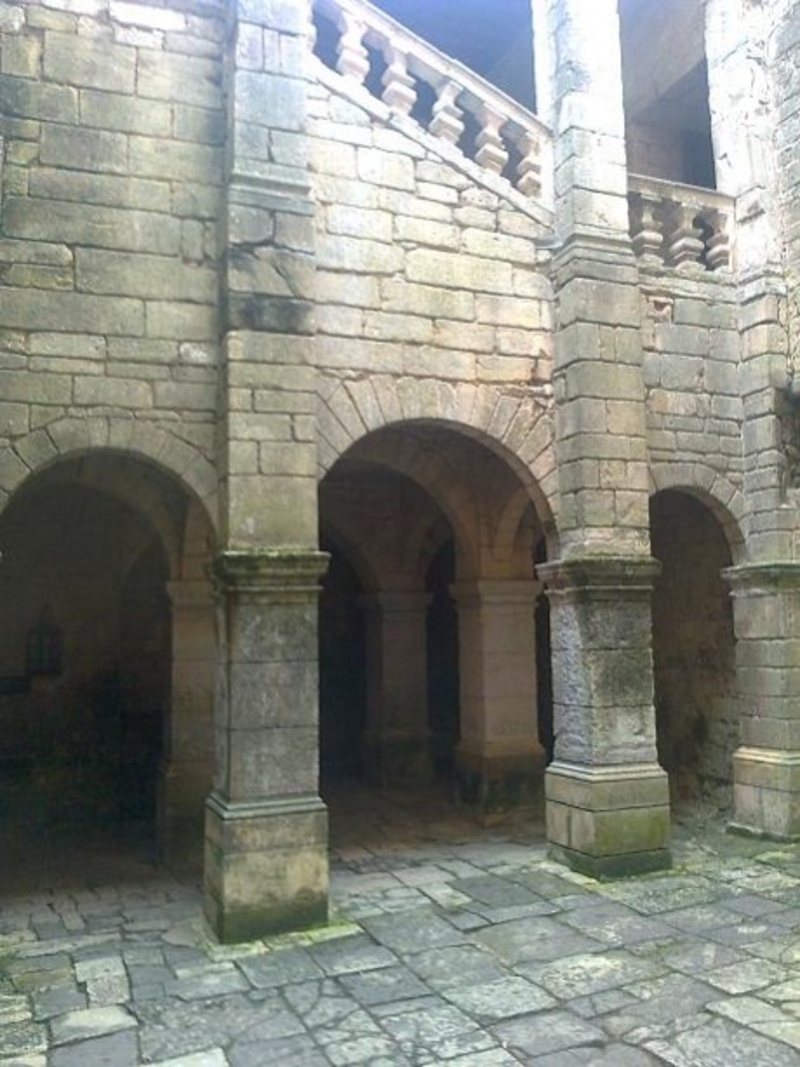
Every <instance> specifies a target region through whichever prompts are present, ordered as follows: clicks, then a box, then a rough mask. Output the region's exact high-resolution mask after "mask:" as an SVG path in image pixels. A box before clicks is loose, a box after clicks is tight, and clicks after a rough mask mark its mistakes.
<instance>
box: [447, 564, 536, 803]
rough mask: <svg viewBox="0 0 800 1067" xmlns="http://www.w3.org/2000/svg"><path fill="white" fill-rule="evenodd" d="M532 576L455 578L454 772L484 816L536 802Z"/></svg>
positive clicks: (464, 797) (461, 790)
mask: <svg viewBox="0 0 800 1067" xmlns="http://www.w3.org/2000/svg"><path fill="white" fill-rule="evenodd" d="M540 591H541V585H540V583H539V582H536V581H534V580H533V579H509V580H481V581H476V582H469V583H467V582H464V583H459V584H457V585H454V586H453V587H452V589H451V592H452V595H453V597H454V599H455V601H456V605H457V608H458V640H459V648H460V661H459V677H460V695H461V722H460V741H459V745H458V748H457V750H456V777H457V782H458V789H459V794H460V796H461V799H462V800H464V801H465V802H467V803H471V804H475V805H477V807H478V809H479V811H480V813H481V815H482V816H483V817H484V818H485V819H491V818H492V817H493V816H498V815H501V814H502V813H504V812H507V811H510V810H513V809H518V808H528V807H534V806H536V805H537V804H538V803H540V802H541V796H542V775H543V772H544V765H545V754H544V749H543V748H542V745H541V743H540V741H539V733H538V724H537V704H536V639H535V629H534V627H535V622H534V610H535V604H536V597H537V596H538V594H539V592H540Z"/></svg>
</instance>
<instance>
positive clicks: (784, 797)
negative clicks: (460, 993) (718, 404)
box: [706, 0, 800, 838]
mask: <svg viewBox="0 0 800 1067" xmlns="http://www.w3.org/2000/svg"><path fill="white" fill-rule="evenodd" d="M792 8H794V10H793V11H792ZM797 23H798V13H797V7H796V5H789V6H786V5H783V4H779V3H775V2H769V3H766V4H763V5H762V4H750V3H746V2H745V0H707V5H706V51H707V56H708V77H709V97H710V105H711V119H712V129H713V134H714V154H715V159H716V165H717V181H718V185H719V187H720V189H721V190H722V191H723V192H726V193H729V194H731V195H733V196H736V198H737V201H736V205H737V206H736V214H737V217H736V266H737V281H738V297H739V330H740V334H741V363H740V367H739V382H740V386H741V390H742V407H743V416H744V424H743V427H742V445H743V456H744V480H743V491H744V495H745V497H746V499H747V503H748V508H749V511H750V516H749V521H748V529H747V559H748V563H747V564H745V565H743V566H740V567H734V568H732V569H731V570H729V571H728V572H727V577H728V580H729V582H730V584H731V589H732V593H733V606H734V625H735V629H736V638H737V649H736V662H737V684H738V689H739V695H740V699H741V703H742V719H741V735H740V742H741V743H740V747H739V749H738V750H737V752H736V754H735V755H734V759H733V772H734V816H733V820H732V824H731V825H732V828H734V829H737V828H738V829H743V830H746V831H748V832H751V833H763V834H767V835H769V836H775V837H779V838H791V837H794V836H796V835H798V834H800V720H799V719H798V716H797V713H796V710H795V708H796V705H797V698H798V695H799V694H800V675H799V674H798V665H797V652H798V649H800V644H798V639H799V638H800V632H799V631H798V623H796V621H795V620H796V619H798V618H800V616H799V615H798V609H799V608H800V596H799V594H800V564H798V563H797V547H796V546H797V544H798V532H799V530H798V510H797V506H796V504H797V499H796V496H797V494H796V486H797V485H798V484H800V464H798V459H797V443H798V441H799V440H800V416H798V397H800V388H798V375H797V368H796V366H794V365H793V357H792V353H793V352H794V351H796V350H797V340H798V329H799V328H800V317H798V315H797V313H796V308H797V306H798V302H797V299H796V298H795V297H793V295H792V293H791V291H789V292H788V293H787V276H788V278H789V279H790V283H791V279H792V277H796V271H792V270H790V271H789V272H788V275H787V272H786V269H785V261H786V260H788V262H789V265H790V267H791V264H792V259H793V258H794V259H796V258H797V257H796V256H794V257H793V256H792V250H791V238H790V239H789V241H788V244H786V247H784V240H785V234H787V233H791V232H793V231H792V226H791V222H790V221H789V224H788V225H787V224H786V223H785V222H784V224H783V226H782V220H781V211H782V209H783V210H788V211H792V210H793V207H792V205H793V204H794V203H795V202H796V197H792V196H791V195H788V194H784V193H783V191H782V189H781V175H780V173H779V171H780V169H781V167H782V166H784V163H783V161H784V160H785V161H786V163H785V165H786V166H790V161H791V159H792V158H793V153H789V152H787V151H786V148H787V147H788V146H792V147H793V146H794V144H795V142H796V138H797V133H796V129H795V127H796V117H795V116H796V99H795V97H794V95H793V91H792V90H791V88H787V87H788V85H789V75H790V73H791V74H793V73H794V70H795V69H796V66H797V62H798V54H799V53H800V46H798V44H797V32H796V25H797ZM784 75H785V76H784ZM781 150H782V151H781ZM792 180H793V179H792V176H791V174H789V173H785V174H784V175H783V181H784V183H785V186H786V187H789V186H791V184H792ZM784 195H785V197H786V198H785V200H784V199H783V197H784ZM782 200H783V202H782ZM789 288H790V290H791V284H790V287H789ZM787 297H788V298H787ZM793 309H795V310H794V311H793Z"/></svg>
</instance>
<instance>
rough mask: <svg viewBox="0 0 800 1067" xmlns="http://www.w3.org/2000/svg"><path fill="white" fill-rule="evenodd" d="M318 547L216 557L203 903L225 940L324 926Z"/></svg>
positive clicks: (325, 851) (325, 874)
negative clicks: (212, 770)
mask: <svg viewBox="0 0 800 1067" xmlns="http://www.w3.org/2000/svg"><path fill="white" fill-rule="evenodd" d="M326 564H327V557H326V556H324V555H323V554H322V553H317V552H300V551H297V552H290V551H281V550H274V551H264V552H260V553H257V552H226V553H223V554H222V555H221V556H219V557H218V558H217V559H216V561H215V563H214V578H215V581H216V588H217V609H218V610H217V616H218V646H219V653H218V656H219V659H218V663H217V684H216V699H215V731H216V752H217V759H216V774H215V781H214V790H213V792H212V794H211V796H210V797H209V800H208V803H207V813H206V860H205V911H206V916H207V918H208V920H209V922H210V923H211V925H212V927H213V929H214V931H215V933H216V934H217V936H218V937H219V938H220V940H221V941H225V942H231V941H244V940H250V939H253V938H257V937H263V936H264V935H265V934H270V933H275V932H278V931H281V930H289V929H299V928H301V927H304V926H311V925H313V924H315V923H322V922H324V921H325V920H326V918H327V912H328V848H327V813H326V810H325V806H324V804H323V803H322V801H321V800H320V799H319V796H318V729H319V728H318V714H317V692H318V669H317V597H318V592H319V580H320V578H321V576H322V574H323V572H324V570H325V567H326Z"/></svg>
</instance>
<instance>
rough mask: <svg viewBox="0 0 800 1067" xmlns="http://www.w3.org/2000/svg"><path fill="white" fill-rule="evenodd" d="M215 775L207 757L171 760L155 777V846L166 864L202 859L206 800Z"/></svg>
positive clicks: (191, 863)
mask: <svg viewBox="0 0 800 1067" xmlns="http://www.w3.org/2000/svg"><path fill="white" fill-rule="evenodd" d="M213 779H214V774H213V769H212V765H211V763H210V761H208V760H198V761H197V762H196V763H195V762H193V763H170V764H166V765H165V766H162V768H161V772H160V774H159V779H158V831H157V832H158V850H159V853H160V857H161V860H162V862H163V863H164V864H166V866H167V867H195V866H197V867H199V866H200V864H201V863H202V861H203V825H204V821H205V801H206V797H207V796H208V793H209V790H210V789H211V784H212V782H213Z"/></svg>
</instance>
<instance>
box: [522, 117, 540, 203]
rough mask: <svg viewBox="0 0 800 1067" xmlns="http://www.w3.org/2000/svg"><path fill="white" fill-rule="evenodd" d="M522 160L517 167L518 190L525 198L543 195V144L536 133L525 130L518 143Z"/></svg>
mask: <svg viewBox="0 0 800 1067" xmlns="http://www.w3.org/2000/svg"><path fill="white" fill-rule="evenodd" d="M517 147H518V148H519V151H520V153H521V154H522V159H521V160H520V162H519V165H518V166H517V189H518V190H519V191H520V192H521V193H522V195H523V196H531V197H539V196H541V195H542V144H541V141H540V139H539V137H537V135H536V134H535V133H531V132H530V131H529V130H525V131H524V132H523V134H522V136H521V137H520V138H519V140H518V142H517Z"/></svg>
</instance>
